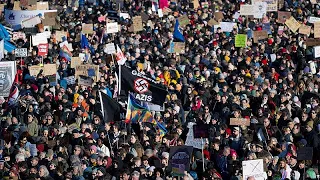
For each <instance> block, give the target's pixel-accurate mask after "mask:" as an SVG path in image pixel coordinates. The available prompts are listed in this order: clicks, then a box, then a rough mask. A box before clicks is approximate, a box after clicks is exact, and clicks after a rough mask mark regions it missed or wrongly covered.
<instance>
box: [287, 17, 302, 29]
mask: <svg viewBox="0 0 320 180" xmlns="http://www.w3.org/2000/svg"><path fill="white" fill-rule="evenodd" d="M285 24H286V25H287V26H288V27H289V29H290V30H291V31H292V32H294V33H295V32H296V31H297V30H298V29H299V28H300V26H301V24H300V23H299V22H298V21H297V20H296V19H295V18H294V17H293V16H291V17H290V18H289V19H287V20H286V22H285Z"/></svg>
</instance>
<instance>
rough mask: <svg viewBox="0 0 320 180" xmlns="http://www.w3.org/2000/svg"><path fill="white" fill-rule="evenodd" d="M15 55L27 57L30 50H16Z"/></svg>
mask: <svg viewBox="0 0 320 180" xmlns="http://www.w3.org/2000/svg"><path fill="white" fill-rule="evenodd" d="M14 55H15V56H16V57H27V56H28V49H27V48H17V49H15V50H14Z"/></svg>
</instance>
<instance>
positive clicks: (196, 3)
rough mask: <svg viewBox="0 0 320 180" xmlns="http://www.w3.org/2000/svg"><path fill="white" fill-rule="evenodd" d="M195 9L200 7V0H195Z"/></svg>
mask: <svg viewBox="0 0 320 180" xmlns="http://www.w3.org/2000/svg"><path fill="white" fill-rule="evenodd" d="M192 3H193V9H198V8H199V7H200V3H199V0H193V1H192Z"/></svg>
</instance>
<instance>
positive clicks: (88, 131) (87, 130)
mask: <svg viewBox="0 0 320 180" xmlns="http://www.w3.org/2000/svg"><path fill="white" fill-rule="evenodd" d="M84 132H87V133H89V134H91V133H92V131H91V130H90V129H89V128H86V130H85V131H84Z"/></svg>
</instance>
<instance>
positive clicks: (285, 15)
mask: <svg viewBox="0 0 320 180" xmlns="http://www.w3.org/2000/svg"><path fill="white" fill-rule="evenodd" d="M290 17H291V12H286V11H278V22H279V23H285V22H286V20H287V19H289V18H290Z"/></svg>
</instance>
